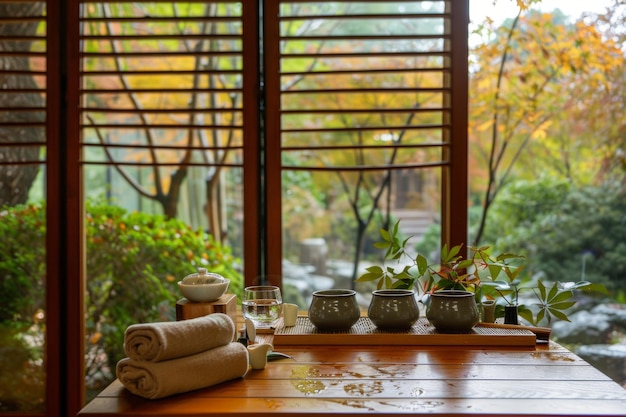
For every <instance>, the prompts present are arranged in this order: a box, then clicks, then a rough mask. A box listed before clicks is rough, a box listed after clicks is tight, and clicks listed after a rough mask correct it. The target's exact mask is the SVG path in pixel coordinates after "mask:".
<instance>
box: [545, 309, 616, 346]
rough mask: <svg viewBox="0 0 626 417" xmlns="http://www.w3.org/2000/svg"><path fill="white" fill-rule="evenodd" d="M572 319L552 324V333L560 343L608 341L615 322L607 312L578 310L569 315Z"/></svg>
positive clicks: (588, 343)
mask: <svg viewBox="0 0 626 417" xmlns="http://www.w3.org/2000/svg"><path fill="white" fill-rule="evenodd" d="M569 318H570V320H571V321H569V322H567V321H557V322H555V323H553V324H552V335H553V337H554V338H555V339H556V340H557V341H558V342H559V343H572V344H583V345H590V344H602V343H605V342H606V341H607V339H608V338H609V335H610V334H611V331H612V330H613V324H612V322H611V319H610V317H609V316H608V315H606V314H596V313H590V312H589V311H578V312H576V313H574V314H572V315H570V316H569Z"/></svg>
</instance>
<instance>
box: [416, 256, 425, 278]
mask: <svg viewBox="0 0 626 417" xmlns="http://www.w3.org/2000/svg"><path fill="white" fill-rule="evenodd" d="M416 262H417V271H418V272H419V274H420V275H424V274H425V273H426V271H428V259H426V257H425V256H424V255H422V254H418V255H417V259H416Z"/></svg>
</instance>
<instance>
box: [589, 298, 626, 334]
mask: <svg viewBox="0 0 626 417" xmlns="http://www.w3.org/2000/svg"><path fill="white" fill-rule="evenodd" d="M591 312H592V313H593V314H604V315H606V316H608V317H609V319H610V320H611V323H613V324H614V325H615V326H617V327H619V328H621V329H626V307H625V306H623V305H621V304H600V305H597V306H596V307H594V308H593V309H592V310H591Z"/></svg>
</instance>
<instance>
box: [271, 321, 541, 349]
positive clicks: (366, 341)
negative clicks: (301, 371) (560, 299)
mask: <svg viewBox="0 0 626 417" xmlns="http://www.w3.org/2000/svg"><path fill="white" fill-rule="evenodd" d="M273 343H274V346H280V345H292V346H294V345H424V346H433V345H435V346H436V345H440V346H483V347H489V346H527V347H534V346H535V343H536V337H535V334H534V333H533V332H531V331H529V330H519V329H501V328H491V327H480V326H476V327H474V328H473V329H472V330H470V331H468V332H463V333H440V332H439V331H437V330H436V329H435V328H434V327H433V326H432V325H430V323H429V322H428V320H426V319H425V318H421V319H419V320H418V321H417V322H416V323H415V324H414V325H413V327H412V328H411V329H409V330H398V331H389V330H380V329H378V328H377V327H376V326H375V325H374V324H373V323H372V322H371V320H370V319H369V318H367V317H361V318H360V319H359V320H358V321H357V322H356V324H355V325H354V326H352V327H351V328H350V329H349V330H345V331H320V330H318V329H317V328H316V327H315V326H314V325H313V324H312V323H311V322H310V321H309V318H308V317H298V320H297V322H296V325H295V326H293V327H284V326H283V324H282V320H281V321H280V322H279V323H278V325H277V327H276V329H275V331H274V338H273Z"/></svg>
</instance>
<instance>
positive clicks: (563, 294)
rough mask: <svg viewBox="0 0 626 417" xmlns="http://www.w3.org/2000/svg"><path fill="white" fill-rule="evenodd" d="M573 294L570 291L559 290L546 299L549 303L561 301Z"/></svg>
mask: <svg viewBox="0 0 626 417" xmlns="http://www.w3.org/2000/svg"><path fill="white" fill-rule="evenodd" d="M573 296H574V293H573V292H572V291H560V292H558V293H557V294H556V295H555V296H554V297H552V298H550V299H549V300H548V303H549V304H554V303H559V302H561V301H565V300H569V299H570V298H572V297H573Z"/></svg>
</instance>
